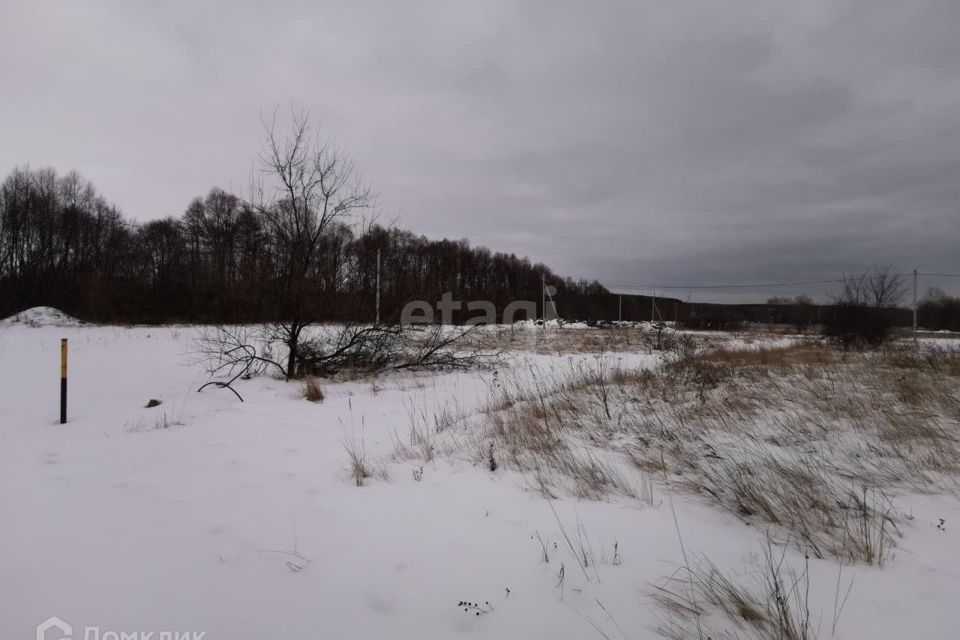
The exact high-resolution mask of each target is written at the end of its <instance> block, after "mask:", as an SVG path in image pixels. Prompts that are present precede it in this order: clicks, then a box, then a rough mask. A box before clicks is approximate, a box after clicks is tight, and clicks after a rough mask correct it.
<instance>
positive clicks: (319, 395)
mask: <svg viewBox="0 0 960 640" xmlns="http://www.w3.org/2000/svg"><path fill="white" fill-rule="evenodd" d="M303 397H304V398H305V399H307V400H309V401H310V402H323V399H324V395H323V389H321V388H320V385H318V384H317V381H316V380H315V379H314V378H307V379H306V380H305V381H304V383H303Z"/></svg>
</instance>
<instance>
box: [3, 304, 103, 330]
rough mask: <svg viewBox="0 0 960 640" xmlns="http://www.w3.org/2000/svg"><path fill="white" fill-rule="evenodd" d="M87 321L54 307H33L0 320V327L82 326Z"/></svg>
mask: <svg viewBox="0 0 960 640" xmlns="http://www.w3.org/2000/svg"><path fill="white" fill-rule="evenodd" d="M84 324H85V323H84V322H83V321H81V320H77V319H76V318H73V317H71V316H68V315H67V314H65V313H64V312H63V311H60V310H59V309H54V308H53V307H33V308H30V309H27V310H26V311H21V312H20V313H15V314H13V315H12V316H10V317H8V318H4V319H2V320H0V327H12V326H17V325H22V326H26V327H34V328H38V327H81V326H83V325H84Z"/></svg>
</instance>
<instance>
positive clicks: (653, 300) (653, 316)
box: [650, 292, 657, 324]
mask: <svg viewBox="0 0 960 640" xmlns="http://www.w3.org/2000/svg"><path fill="white" fill-rule="evenodd" d="M656 321H657V293H656V292H654V293H653V295H652V296H650V324H653V323H654V322H656Z"/></svg>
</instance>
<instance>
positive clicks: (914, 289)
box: [913, 269, 917, 341]
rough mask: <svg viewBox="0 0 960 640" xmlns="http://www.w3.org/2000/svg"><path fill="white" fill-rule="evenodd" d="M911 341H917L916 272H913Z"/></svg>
mask: <svg viewBox="0 0 960 640" xmlns="http://www.w3.org/2000/svg"><path fill="white" fill-rule="evenodd" d="M913 340H914V341H916V340H917V270H916V269H914V270H913Z"/></svg>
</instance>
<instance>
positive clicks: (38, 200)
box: [0, 167, 608, 323]
mask: <svg viewBox="0 0 960 640" xmlns="http://www.w3.org/2000/svg"><path fill="white" fill-rule="evenodd" d="M264 225H265V222H264V221H263V220H262V217H261V216H260V215H259V214H258V212H257V211H256V210H255V209H254V208H253V207H250V206H248V205H247V204H246V203H245V202H244V200H243V199H241V198H239V197H237V196H235V195H232V194H230V193H227V192H224V191H222V190H220V189H213V190H211V191H210V192H209V193H208V194H207V195H206V196H204V197H198V198H195V199H194V200H193V201H192V202H190V203H189V206H187V208H186V211H185V213H184V214H183V216H181V217H180V218H173V217H170V218H164V219H162V220H154V221H151V222H144V223H140V222H135V221H132V220H128V219H126V218H125V217H124V216H123V215H122V214H121V212H120V211H119V210H118V209H117V208H116V207H115V206H113V205H111V204H109V202H108V201H107V200H106V199H105V198H104V197H102V196H101V195H100V194H99V193H97V191H96V189H95V188H94V186H93V185H92V184H91V183H90V182H89V181H88V180H86V179H84V178H82V177H81V176H80V175H78V174H77V173H75V172H71V173H68V174H66V175H58V174H57V173H56V172H55V171H54V170H53V169H37V170H34V169H30V168H29V167H23V168H17V169H15V170H14V171H13V172H12V173H10V175H8V176H7V177H6V178H5V179H4V180H3V183H2V187H0V317H4V316H7V315H10V314H12V313H15V312H17V311H20V310H22V309H25V308H28V307H32V306H38V305H49V306H54V307H57V308H59V309H61V310H63V311H65V312H67V313H70V314H72V315H75V316H77V317H80V318H83V319H87V320H91V321H100V322H150V323H152V322H157V323H159V322H227V323H229V322H261V321H271V320H280V319H281V318H274V317H272V315H273V314H275V313H276V311H275V309H276V308H277V307H276V306H275V305H273V304H272V301H273V299H274V296H273V293H274V291H275V288H276V287H277V284H278V279H279V278H281V277H282V276H281V270H282V268H281V266H280V265H282V264H283V262H284V260H285V259H286V258H287V256H285V252H287V251H289V250H290V248H289V247H287V246H283V243H281V242H277V241H276V239H275V237H276V234H270V233H268V232H267V230H266V229H265V226H264ZM321 243H322V244H321V247H320V250H319V252H318V254H317V255H318V260H317V262H316V264H315V265H312V266H311V270H310V273H309V278H308V281H309V289H310V290H309V295H310V296H311V297H312V298H314V299H315V300H316V301H318V304H317V305H316V313H315V315H316V317H315V320H318V321H322V320H331V321H370V320H372V319H373V317H374V304H375V292H376V272H377V268H376V262H377V250H378V249H379V250H380V254H381V287H380V290H381V317H382V318H383V319H384V320H391V319H393V320H395V319H397V318H398V317H399V314H400V309H401V308H402V307H403V305H404V304H405V303H406V302H408V301H410V300H416V299H424V300H428V301H431V302H434V301H436V300H439V299H440V295H441V294H442V293H443V292H447V291H449V292H451V293H452V294H453V296H454V298H455V299H460V300H477V299H483V300H490V301H492V302H494V303H495V304H496V306H497V309H498V310H499V311H502V309H503V308H504V307H505V306H506V305H507V304H508V303H509V302H511V301H513V300H519V299H524V300H535V301H539V300H540V297H541V278H545V279H546V282H547V284H549V285H552V286H554V287H556V289H557V292H558V294H561V295H562V294H564V293H567V294H605V293H608V292H607V290H606V289H605V288H604V287H603V286H602V285H600V284H599V283H597V282H596V281H594V282H586V281H584V280H580V281H573V280H571V279H570V278H563V277H561V276H559V275H557V274H555V273H554V272H553V271H552V270H551V269H550V268H549V267H547V266H545V265H543V264H539V263H531V262H530V261H529V260H528V259H527V258H522V257H518V256H516V255H513V254H507V253H498V252H493V251H490V250H489V249H486V248H483V247H471V246H470V244H469V243H468V242H467V241H466V240H429V239H427V238H426V237H424V236H419V235H416V234H414V233H411V232H409V231H404V230H400V229H395V228H384V227H382V226H378V225H371V226H369V227H368V228H365V229H360V230H358V229H356V227H351V226H348V225H346V224H340V223H337V224H334V225H331V227H330V228H329V230H328V231H327V232H326V233H324V235H323V237H322V239H321Z"/></svg>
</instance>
